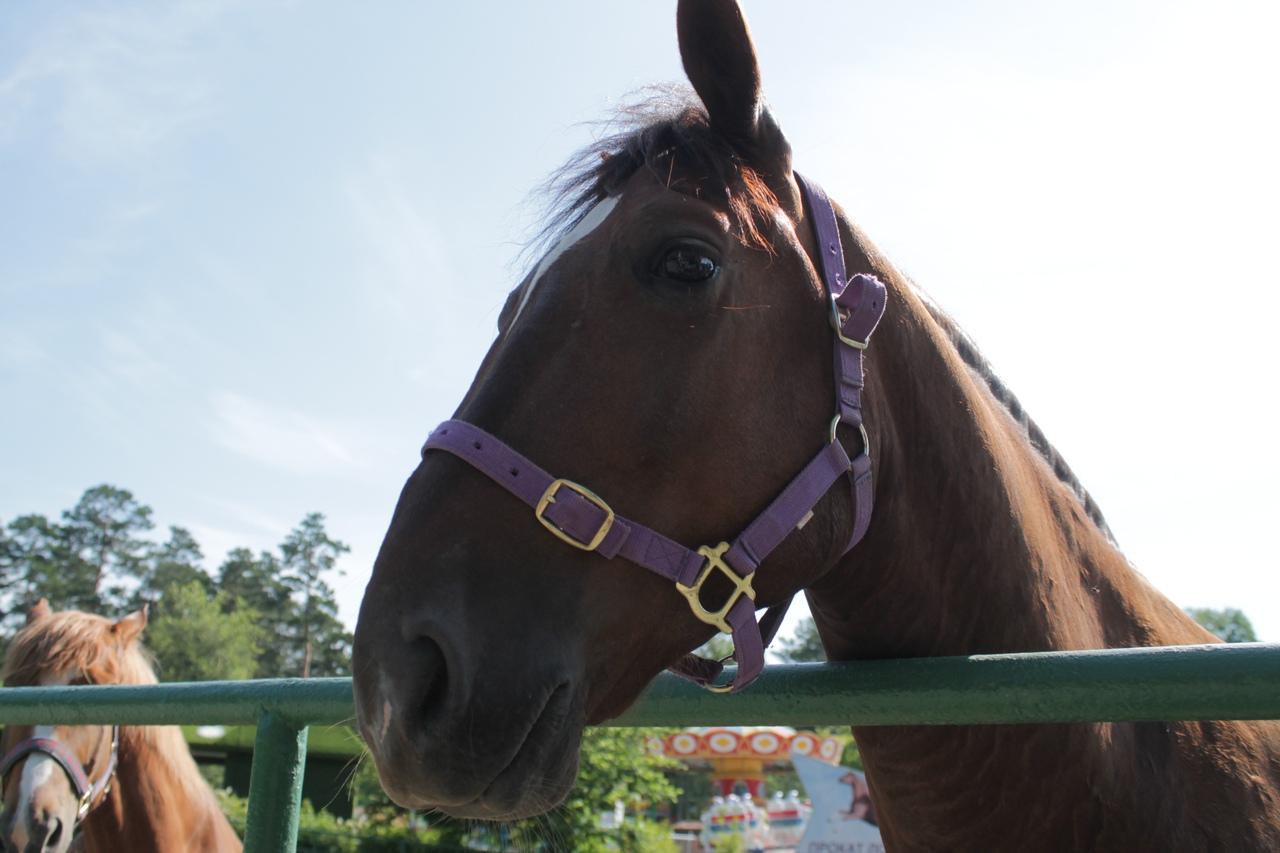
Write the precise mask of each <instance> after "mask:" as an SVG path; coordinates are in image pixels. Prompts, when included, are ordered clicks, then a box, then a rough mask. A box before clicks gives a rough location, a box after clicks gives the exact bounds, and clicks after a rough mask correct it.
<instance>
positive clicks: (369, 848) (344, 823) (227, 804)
mask: <svg viewBox="0 0 1280 853" xmlns="http://www.w3.org/2000/svg"><path fill="white" fill-rule="evenodd" d="M218 801H219V802H220V803H221V805H222V811H223V812H224V813H225V814H226V816H227V818H228V819H229V820H230V821H231V825H232V826H234V827H235V828H236V831H237V832H239V833H240V834H241V835H244V827H245V820H246V818H247V816H248V801H247V800H245V799H244V798H243V797H237V796H236V795H235V794H233V793H231V792H230V791H219V792H218ZM298 853H473V851H470V850H467V849H466V848H464V847H459V846H457V845H454V844H448V843H444V842H443V840H442V838H441V833H440V831H439V830H436V829H415V828H412V827H409V826H404V825H393V824H372V823H368V822H365V821H350V820H343V819H342V818H339V817H334V816H333V815H331V814H329V813H328V812H323V811H316V809H315V808H314V807H313V806H312V805H311V803H310V802H309V801H303V803H302V810H301V811H300V812H299V814H298Z"/></svg>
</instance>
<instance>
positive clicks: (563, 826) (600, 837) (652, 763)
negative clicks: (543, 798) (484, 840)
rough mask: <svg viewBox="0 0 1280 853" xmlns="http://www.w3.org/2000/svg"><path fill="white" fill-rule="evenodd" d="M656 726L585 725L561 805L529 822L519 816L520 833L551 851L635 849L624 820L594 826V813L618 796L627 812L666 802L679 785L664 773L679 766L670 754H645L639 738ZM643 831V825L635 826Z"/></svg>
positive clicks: (605, 808)
mask: <svg viewBox="0 0 1280 853" xmlns="http://www.w3.org/2000/svg"><path fill="white" fill-rule="evenodd" d="M657 734H661V732H660V730H656V729H587V731H586V732H584V733H583V738H582V759H581V762H580V763H579V766H578V781H577V783H576V784H575V785H574V788H573V791H572V793H570V795H569V798H568V799H567V800H566V801H565V803H564V805H563V806H561V807H560V808H558V809H556V810H555V811H554V812H552V813H551V814H549V815H546V816H544V817H542V818H539V819H537V820H534V821H523V822H522V826H521V829H522V830H523V831H524V834H525V835H526V837H529V838H530V839H532V838H540V839H542V840H544V841H545V842H546V843H548V844H549V845H550V846H551V848H552V849H555V850H584V851H603V850H608V849H615V850H616V849H619V847H620V848H621V849H623V850H632V849H634V850H640V849H642V848H640V847H636V846H627V845H635V844H638V843H639V840H638V839H639V836H635V837H632V830H633V827H631V826H629V825H628V824H630V823H632V821H628V822H627V823H626V824H624V825H623V827H622V828H621V829H620V830H607V829H602V828H601V827H600V814H601V813H602V812H607V811H611V810H612V809H613V807H614V803H616V802H619V801H621V802H622V803H623V805H624V806H626V808H627V810H628V811H634V810H635V809H638V808H640V807H641V806H646V805H653V804H658V803H668V802H673V801H675V800H676V798H677V797H679V796H680V790H679V789H678V788H676V787H675V785H673V784H672V783H671V781H670V780H669V779H668V778H667V775H666V774H667V772H668V771H671V770H676V769H679V768H680V763H679V762H678V761H676V760H675V759H671V758H667V757H666V756H662V755H651V754H650V753H649V752H648V750H646V749H645V739H646V738H647V737H649V736H651V735H657ZM636 831H637V832H639V834H640V835H644V831H643V830H639V829H637V830H636ZM650 834H651V833H650Z"/></svg>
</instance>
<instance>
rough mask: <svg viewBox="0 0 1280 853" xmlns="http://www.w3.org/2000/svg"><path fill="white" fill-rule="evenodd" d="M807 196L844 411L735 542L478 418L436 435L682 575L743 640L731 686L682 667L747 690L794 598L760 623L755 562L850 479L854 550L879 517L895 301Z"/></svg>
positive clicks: (564, 530) (697, 665)
mask: <svg viewBox="0 0 1280 853" xmlns="http://www.w3.org/2000/svg"><path fill="white" fill-rule="evenodd" d="M796 179H797V181H798V182H799V184H800V189H801V191H802V192H803V194H804V196H805V200H806V202H807V206H808V210H809V214H810V217H811V219H812V222H813V227H814V236H815V238H816V241H817V246H818V260H817V265H818V267H819V272H820V273H821V275H822V279H823V283H824V285H825V287H826V292H827V295H828V298H829V299H830V322H831V326H832V329H833V331H834V333H835V334H834V338H835V380H836V414H835V417H834V419H833V420H832V421H831V426H830V431H829V435H828V436H827V441H826V442H825V443H824V444H823V446H822V449H821V450H819V451H818V452H817V454H816V455H815V456H814V457H813V459H812V460H810V462H809V463H808V464H807V465H805V467H804V468H802V469H801V470H800V473H798V474H797V475H796V476H795V477H794V478H793V479H792V480H791V482H790V483H788V484H787V485H786V487H785V488H784V489H783V490H782V491H781V492H780V493H779V494H778V496H777V497H776V498H774V500H773V501H772V502H771V503H770V504H769V506H767V507H766V508H765V509H764V511H763V512H761V513H760V514H759V515H758V516H756V518H755V520H753V521H752V522H751V523H750V524H749V525H747V527H746V529H745V530H743V531H742V533H740V534H739V535H738V536H737V537H736V538H735V539H733V540H732V541H726V542H721V543H719V544H717V545H703V546H701V547H699V548H696V549H691V548H688V547H686V546H684V545H682V544H681V543H679V542H676V541H674V540H672V539H669V538H667V537H666V536H663V535H662V534H661V533H658V532H657V531H654V530H651V529H650V528H648V527H646V526H644V525H643V524H640V523H638V522H635V521H632V520H630V519H627V518H623V517H622V516H620V515H617V514H616V513H615V512H614V511H613V510H612V509H611V508H610V507H609V505H608V504H607V503H606V502H605V501H604V500H603V499H602V498H600V497H599V496H597V495H596V494H595V493H594V492H592V491H590V490H589V489H587V488H586V487H585V486H582V485H579V484H577V483H574V482H572V481H570V480H565V479H562V478H557V477H553V476H552V475H551V474H549V473H547V472H546V471H544V470H543V469H542V468H540V467H538V466H537V465H536V464H535V463H533V462H532V461H530V460H529V459H528V458H526V457H525V456H523V455H522V454H520V453H519V452H517V451H515V450H513V449H512V448H511V447H509V446H507V445H506V444H504V443H503V442H502V441H501V440H500V439H498V438H496V437H495V436H493V435H492V434H490V433H488V432H486V431H485V430H483V429H481V428H480V427H477V426H475V425H474V424H470V423H467V422H466V421H462V420H448V421H445V422H444V423H442V424H440V425H439V426H438V427H436V429H435V430H434V431H433V432H432V433H431V435H430V436H428V438H427V441H426V444H424V445H423V448H422V453H423V455H424V456H425V455H426V454H427V453H428V452H430V451H432V450H437V451H444V452H447V453H450V454H452V455H454V456H456V457H458V458H459V459H461V460H463V461H465V462H467V463H468V464H470V465H471V466H472V467H474V468H475V469H477V470H478V471H480V472H481V473H483V474H485V475H486V476H488V477H489V478H490V479H492V480H493V481H494V482H496V483H497V484H498V485H500V486H502V487H503V488H504V489H506V490H507V491H508V492H510V493H511V494H512V495H514V496H515V497H517V498H519V499H520V500H521V501H523V502H524V503H525V504H527V505H528V506H530V507H532V508H533V515H534V518H536V519H537V521H538V522H539V523H540V524H541V525H542V526H543V527H545V528H546V529H547V531H548V532H549V533H551V534H552V535H553V536H555V537H556V538H557V539H559V540H561V541H562V542H564V543H565V544H566V545H569V546H571V547H574V548H577V549H580V550H584V551H592V552H595V553H597V554H599V555H600V556H602V557H604V558H606V559H614V558H616V557H622V558H624V559H626V560H628V561H630V562H632V563H635V564H636V565H639V566H642V567H644V568H646V569H648V570H649V571H651V572H654V573H655V574H658V575H661V576H662V577H664V578H666V579H667V580H669V581H671V582H672V583H673V584H674V585H675V588H676V590H677V591H678V592H679V593H680V594H681V595H682V596H683V597H684V598H685V599H686V600H687V602H688V604H689V608H690V609H691V610H692V612H693V615H694V616H695V617H697V618H698V619H699V620H701V621H702V622H705V623H706V624H708V625H711V626H713V627H715V628H716V629H717V630H719V631H721V632H722V633H725V634H729V635H730V636H731V637H732V638H733V645H734V651H733V658H734V660H735V661H736V662H737V665H738V669H737V673H736V674H735V676H734V678H733V681H732V682H731V683H729V684H717V683H715V679H716V678H717V677H718V676H719V675H720V673H721V671H722V670H723V661H713V660H708V659H706V658H701V657H698V656H696V655H692V654H690V655H686V656H685V657H684V658H682V659H681V660H680V661H679V662H677V663H676V664H675V665H674V666H672V667H671V670H672V672H674V673H676V674H677V675H680V676H683V677H685V678H687V679H689V680H691V681H694V682H695V683H698V684H700V685H702V686H703V687H706V688H707V689H709V690H713V691H716V692H730V691H733V692H736V691H738V690H741V689H743V688H744V687H746V686H747V685H748V684H750V683H751V682H752V681H754V680H755V678H756V677H757V676H758V675H759V674H760V671H761V670H762V669H763V668H764V649H765V646H766V645H767V644H768V642H769V640H771V639H772V638H773V635H774V634H775V633H776V632H777V629H778V627H779V625H780V624H781V622H782V617H783V615H784V614H785V612H786V608H787V606H788V605H789V604H790V599H788V600H787V602H784V603H783V604H780V605H777V606H775V607H771V608H769V610H768V611H767V612H766V613H765V616H764V618H763V619H762V620H761V621H760V622H759V623H757V621H756V616H755V613H756V601H755V598H756V593H755V589H754V586H753V583H754V580H755V572H756V569H757V568H758V567H759V566H760V564H761V563H762V562H764V560H765V559H766V558H767V557H768V556H769V554H771V553H772V552H773V550H774V549H775V548H777V547H778V545H780V544H781V543H782V541H783V540H784V539H786V537H787V536H788V535H789V534H790V533H791V532H792V531H793V530H797V529H799V528H800V527H803V526H804V525H805V524H806V523H808V521H809V519H810V518H811V517H812V513H813V510H814V507H815V506H816V505H817V504H818V502H819V501H821V500H822V498H823V497H824V496H825V495H826V493H827V491H828V490H829V489H830V488H831V487H832V486H833V485H834V484H835V483H836V482H837V481H838V480H840V479H841V478H847V479H848V482H849V488H850V493H851V496H852V501H853V524H852V533H851V536H850V541H849V543H848V545H847V546H846V547H845V549H844V550H843V551H842V552H841V553H840V555H839V556H844V554H845V553H848V551H849V549H851V548H852V547H853V546H854V545H855V544H857V542H858V541H859V540H860V539H861V538H862V536H863V534H864V533H865V532H866V529H867V525H868V523H869V522H870V519H871V504H872V497H873V488H872V480H871V456H870V447H869V445H868V442H867V434H866V429H865V427H864V426H863V420H862V389H863V364H862V353H863V350H864V349H865V348H866V346H867V342H868V341H869V340H870V337H871V333H872V332H873V331H874V330H875V327H876V324H877V323H879V321H880V317H881V316H882V315H883V313H884V307H885V287H884V285H883V284H882V283H881V282H880V281H879V280H878V279H876V278H875V277H874V276H869V275H855V276H854V277H853V278H852V279H849V278H847V276H846V271H845V262H844V252H843V248H842V246H841V243H840V230H839V225H838V221H837V219H836V214H835V209H834V207H832V205H831V202H830V200H829V199H828V198H827V196H826V194H825V193H823V192H822V190H821V189H820V188H819V187H818V186H817V185H816V184H812V183H810V182H809V181H807V180H805V179H803V178H801V177H800V176H799V175H796ZM841 427H845V428H851V429H853V430H856V432H857V435H858V438H859V443H860V446H859V450H858V452H857V453H856V454H855V455H854V456H852V457H850V455H849V454H848V453H847V452H846V451H845V449H844V446H843V444H842V442H841V441H840V433H839V430H840V428H841ZM715 574H721V575H723V576H724V578H725V579H726V580H727V581H729V582H730V583H731V584H732V587H733V589H732V592H730V594H729V597H728V598H727V599H726V600H725V601H724V602H723V603H722V604H721V605H720V606H718V607H714V608H713V607H708V606H707V605H706V604H705V603H704V602H703V601H702V597H701V593H702V587H703V585H704V584H705V583H706V582H707V581H708V580H709V579H710V578H711V577H712V576H713V575H715Z"/></svg>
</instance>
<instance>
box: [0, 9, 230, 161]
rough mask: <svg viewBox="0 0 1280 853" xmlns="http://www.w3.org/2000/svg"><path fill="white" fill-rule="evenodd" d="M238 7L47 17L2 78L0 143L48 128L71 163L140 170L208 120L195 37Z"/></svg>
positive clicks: (210, 101) (211, 95) (209, 102)
mask: <svg viewBox="0 0 1280 853" xmlns="http://www.w3.org/2000/svg"><path fill="white" fill-rule="evenodd" d="M238 5H240V4H239V2H215V3H178V4H173V5H160V6H151V5H148V6H146V7H144V8H117V7H109V8H105V9H104V8H99V9H93V10H86V11H82V12H80V13H78V14H75V15H71V16H65V17H63V16H57V17H55V18H53V20H54V23H53V24H51V25H50V26H49V27H48V28H47V29H46V30H45V31H44V32H42V33H40V34H38V35H37V36H36V37H34V38H33V39H32V40H31V42H30V45H31V46H30V48H29V49H28V50H27V52H26V53H25V54H23V55H22V56H21V57H20V58H19V59H18V60H17V61H16V62H15V63H14V64H13V66H12V67H11V70H9V71H8V73H6V74H4V76H3V77H0V138H6V137H7V138H13V137H15V136H17V135H19V134H21V133H22V132H23V130H24V129H25V128H27V127H38V126H39V125H40V124H41V123H42V121H43V120H49V121H50V122H51V123H52V124H53V126H54V127H56V128H57V141H58V143H59V146H60V149H61V151H62V153H63V154H64V155H65V156H67V157H68V158H70V159H74V160H79V161H86V162H95V161H100V160H118V161H128V162H139V163H145V162H146V161H145V160H137V159H136V158H140V157H144V156H145V155H148V154H150V153H153V152H154V150H155V149H156V148H157V147H158V146H160V145H162V144H164V143H167V142H169V141H171V140H172V139H174V138H175V137H177V136H179V135H181V134H183V133H185V132H189V131H190V130H192V129H194V128H196V127H199V126H202V125H203V124H205V123H206V122H207V121H208V120H209V119H210V118H211V117H212V116H213V113H214V107H215V103H216V98H215V91H214V88H213V86H212V85H211V82H210V79H209V76H208V72H207V70H206V69H204V68H202V62H201V58H202V57H201V51H200V47H201V44H202V42H201V37H202V36H204V35H206V34H207V32H208V30H209V29H210V27H211V26H213V25H214V24H215V23H216V22H217V21H218V19H219V18H221V17H222V16H223V15H225V14H226V13H227V12H228V11H230V10H231V9H233V8H235V7H236V6H238ZM46 110H47V111H48V112H47V114H45V113H43V112H42V111H46Z"/></svg>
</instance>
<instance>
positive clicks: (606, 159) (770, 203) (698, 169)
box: [521, 85, 778, 258]
mask: <svg viewBox="0 0 1280 853" xmlns="http://www.w3.org/2000/svg"><path fill="white" fill-rule="evenodd" d="M597 126H598V127H599V128H600V134H599V136H598V138H597V139H596V141H595V142H593V143H591V144H590V145H587V146H585V147H583V148H581V149H579V150H578V151H577V152H575V153H574V154H572V155H571V156H570V157H569V159H568V160H567V161H566V162H565V164H564V165H563V166H561V167H560V168H559V169H557V170H556V171H555V172H553V173H552V174H551V177H550V179H548V180H547V181H546V182H545V184H544V185H543V186H542V188H541V192H540V193H539V195H541V196H543V197H545V198H546V199H547V202H546V205H545V207H546V210H545V214H546V215H545V217H544V221H545V222H546V223H547V224H546V225H545V226H544V227H543V228H542V229H541V230H539V231H538V232H537V234H536V235H535V237H534V239H533V240H532V241H530V242H529V243H528V244H527V245H526V246H525V251H524V252H522V253H521V254H522V257H526V258H527V257H531V256H541V255H542V254H543V251H542V250H545V249H546V247H547V246H549V245H550V244H552V243H554V242H555V241H556V240H558V239H559V238H560V236H562V235H563V234H564V233H566V232H568V231H570V230H572V229H573V227H574V226H575V225H577V224H578V222H579V221H580V220H581V219H582V217H584V216H586V215H587V213H588V211H590V210H591V208H592V207H594V206H595V204H596V202H598V201H600V200H601V199H603V198H605V197H606V196H609V195H612V194H614V193H616V192H618V191H619V190H620V189H621V187H622V185H623V184H625V183H626V182H627V181H628V180H629V179H630V178H631V177H632V176H633V175H635V173H636V172H638V171H640V170H641V169H647V170H648V171H649V172H651V173H652V174H653V176H654V177H655V178H656V179H657V180H659V181H661V182H663V183H664V184H666V185H667V186H668V187H669V188H671V189H673V190H677V191H678V192H683V193H685V194H687V195H692V196H695V197H697V198H711V199H716V200H720V201H723V202H725V203H726V204H727V206H728V208H729V212H730V214H731V215H732V217H733V220H734V225H735V227H736V228H737V229H738V237H739V239H741V240H742V241H743V242H744V243H746V244H747V245H751V246H755V247H756V248H760V249H764V250H765V251H769V252H772V251H773V246H772V243H771V242H770V240H769V237H768V231H769V229H768V226H769V223H771V222H772V221H773V218H774V216H775V215H776V213H777V210H778V201H777V199H776V198H775V197H774V194H773V191H772V190H770V189H769V186H768V184H767V183H766V182H765V178H764V176H763V175H761V174H760V173H759V172H758V171H756V170H755V169H754V168H753V167H752V166H751V165H750V164H748V163H747V162H746V161H744V160H743V159H742V158H741V157H740V156H739V155H738V154H737V153H736V152H735V151H734V150H733V148H732V147H731V146H730V145H729V144H728V143H727V142H725V141H724V139H723V138H721V137H720V136H719V135H717V134H716V133H713V132H712V130H711V125H710V118H709V117H708V115H707V110H706V107H704V106H703V105H702V102H701V101H699V100H698V97H697V95H696V94H694V92H693V90H692V89H689V88H688V87H686V86H681V85H672V86H651V87H646V88H644V89H641V90H640V91H639V92H638V93H637V95H636V96H635V97H633V98H632V100H630V101H627V102H624V103H623V104H622V105H621V106H620V107H619V108H618V109H617V110H616V111H615V112H614V115H613V116H612V117H611V118H609V119H606V120H605V121H604V122H601V123H600V124H599V125H597ZM690 175H697V176H698V177H699V180H697V181H696V182H692V181H690V180H689V176H690Z"/></svg>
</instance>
